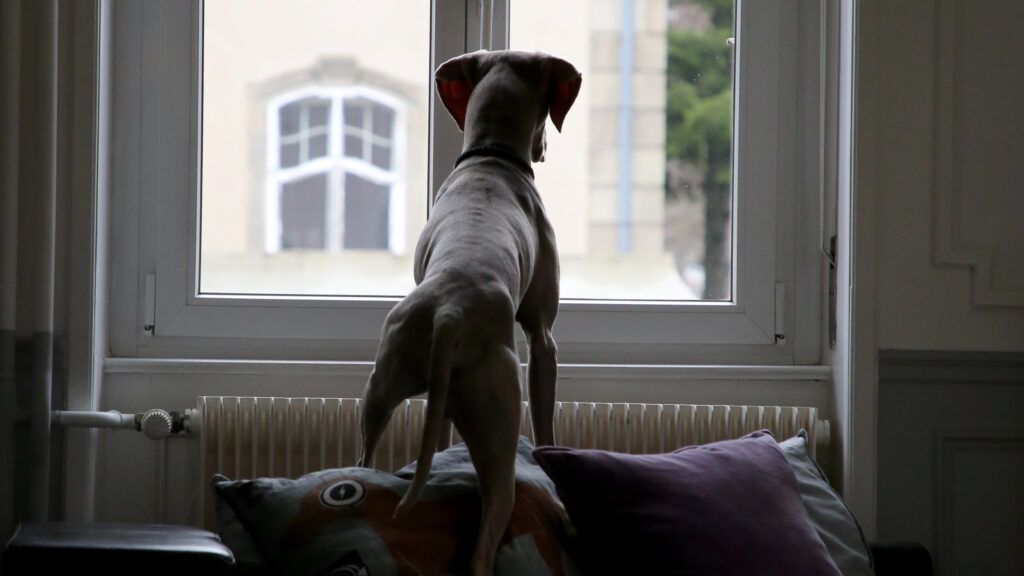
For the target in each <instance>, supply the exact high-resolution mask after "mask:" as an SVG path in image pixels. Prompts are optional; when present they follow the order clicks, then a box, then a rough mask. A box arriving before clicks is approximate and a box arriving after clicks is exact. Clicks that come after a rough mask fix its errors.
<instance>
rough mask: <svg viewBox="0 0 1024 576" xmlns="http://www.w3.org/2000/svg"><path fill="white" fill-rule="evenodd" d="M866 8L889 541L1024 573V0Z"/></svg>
mask: <svg viewBox="0 0 1024 576" xmlns="http://www.w3.org/2000/svg"><path fill="white" fill-rule="evenodd" d="M859 8H860V21H859V23H858V25H859V40H860V43H861V50H860V53H859V56H860V59H859V61H858V67H859V85H858V99H859V101H860V102H861V103H862V104H865V105H864V106H862V107H860V108H859V109H858V110H859V112H861V116H860V117H859V118H858V122H857V129H858V135H859V136H860V137H861V139H862V141H861V142H860V147H859V148H858V150H859V152H862V153H861V154H860V155H859V157H858V175H859V176H860V177H861V178H860V180H859V186H858V189H857V193H858V194H860V195H862V198H861V200H860V201H859V202H858V206H860V207H861V208H864V209H865V210H864V212H862V219H863V220H864V222H863V223H862V224H863V226H862V227H860V230H861V231H865V232H866V233H867V234H868V235H869V239H870V241H869V242H864V243H858V246H862V247H867V248H869V249H870V250H871V253H870V254H869V255H868V256H867V258H868V259H869V260H870V261H871V263H872V272H873V275H874V279H873V282H871V283H870V284H867V285H864V284H858V285H857V287H856V290H861V291H864V290H867V291H870V294H869V295H868V296H866V298H867V299H868V300H870V301H871V302H872V303H873V306H872V308H873V309H872V313H871V316H870V317H869V318H868V319H867V320H868V321H867V327H868V329H869V332H870V333H869V334H868V335H867V336H868V337H869V339H871V340H874V345H873V349H872V350H871V355H872V357H871V358H869V359H868V360H867V363H868V364H869V365H871V367H872V368H874V367H875V366H877V372H874V373H871V372H867V373H863V374H861V378H862V379H863V380H861V381H858V382H857V383H856V387H857V388H859V389H865V390H874V389H875V388H876V386H877V396H876V400H877V411H876V413H875V416H876V421H877V428H876V429H877V456H878V458H877V477H876V479H875V481H876V484H875V486H876V487H877V502H878V507H877V536H878V537H879V538H884V539H895V540H910V541H915V542H920V543H922V544H924V545H925V546H926V547H928V548H929V550H930V551H931V553H932V555H933V559H934V560H935V562H936V571H937V573H938V574H942V575H947V576H948V575H949V574H974V573H978V574H1019V573H1021V570H1024V555H1022V554H1021V552H1020V550H1019V545H1016V544H1019V543H1020V542H1021V541H1022V539H1024V523H1022V522H1020V521H1019V519H1020V518H1021V517H1022V513H1024V502H1022V501H1021V499H1020V489H1019V478H1020V477H1021V475H1022V474H1024V420H1022V419H1021V418H1020V417H1019V408H1020V406H1022V405H1024V237H1022V234H1024V226H1022V223H1024V195H1022V193H1021V190H1022V189H1024V162H1022V161H1021V160H1024V158H1022V157H1021V152H1020V150H1021V144H1022V142H1021V139H1022V136H1021V134H1022V133H1024V116H1022V115H1021V113H1020V106H1019V102H1020V94H1021V93H1022V91H1024V38H1022V37H1021V36H1020V34H1019V30H1018V29H1019V26H1020V25H1021V23H1022V22H1024V5H1021V4H1019V3H1016V2H971V1H968V0H904V1H901V2H886V1H884V0H861V1H860V3H859ZM872 372H873V371H872ZM1015 543H1016V544H1015Z"/></svg>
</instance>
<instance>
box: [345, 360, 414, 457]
mask: <svg viewBox="0 0 1024 576" xmlns="http://www.w3.org/2000/svg"><path fill="white" fill-rule="evenodd" d="M396 388H398V389H400V388H401V387H392V388H391V389H389V386H388V385H387V384H386V383H384V382H383V381H382V379H381V378H380V376H379V375H378V373H377V372H376V370H375V371H374V372H373V373H372V374H370V379H369V381H368V382H367V384H366V390H365V391H364V392H363V398H362V400H361V401H360V405H361V406H362V412H363V413H362V416H361V417H360V426H359V432H360V436H361V445H362V447H361V450H360V452H359V461H358V462H357V463H356V465H357V466H359V467H365V468H370V467H372V466H373V452H374V450H375V449H376V448H377V441H378V440H380V437H381V434H383V433H384V428H385V427H386V426H387V425H388V422H389V421H390V420H391V413H392V412H394V410H395V407H396V406H398V404H399V403H401V402H402V400H404V398H403V397H402V396H401V395H398V394H395V389H396Z"/></svg>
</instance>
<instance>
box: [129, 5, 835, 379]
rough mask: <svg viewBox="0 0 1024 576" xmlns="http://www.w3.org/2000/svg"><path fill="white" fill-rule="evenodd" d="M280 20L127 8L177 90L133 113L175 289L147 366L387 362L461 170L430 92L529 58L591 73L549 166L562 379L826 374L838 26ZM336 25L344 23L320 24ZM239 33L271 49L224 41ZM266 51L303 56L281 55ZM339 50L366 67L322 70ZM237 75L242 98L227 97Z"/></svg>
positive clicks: (798, 10) (363, 12)
mask: <svg viewBox="0 0 1024 576" xmlns="http://www.w3.org/2000/svg"><path fill="white" fill-rule="evenodd" d="M261 6H262V4H259V5H253V4H251V3H250V4H247V5H246V8H245V10H246V14H247V15H248V19H239V18H238V14H235V13H233V12H232V10H237V9H238V7H237V6H236V5H235V4H233V3H230V2H226V1H225V0H206V2H201V1H199V0H193V1H191V2H183V3H180V4H179V3H156V4H143V5H142V6H141V7H131V8H119V11H121V12H122V16H120V17H119V18H118V19H117V21H118V22H120V24H121V26H120V27H119V28H118V30H116V31H115V33H116V34H118V35H119V37H123V38H126V39H127V40H122V44H123V45H124V46H125V47H126V48H125V50H126V51H129V50H131V49H132V48H131V47H133V46H134V47H135V48H136V49H137V50H138V51H139V52H140V53H143V54H148V55H149V57H148V59H144V60H143V62H142V66H140V67H139V70H140V71H139V72H136V73H137V74H140V75H141V76H142V78H143V79H146V78H151V79H155V80H153V81H150V82H145V81H142V82H138V83H136V85H137V86H139V88H138V89H137V90H136V91H135V92H129V93H128V94H127V96H130V97H134V98H135V101H137V102H138V104H137V107H136V108H128V109H127V110H135V111H136V112H132V114H134V115H133V116H132V118H135V119H136V120H135V122H137V124H138V125H137V126H135V127H134V129H135V132H131V126H130V122H129V124H128V128H123V129H124V130H127V131H128V133H129V134H128V136H127V137H129V138H130V137H131V135H137V136H138V137H139V138H141V142H143V144H142V146H141V150H140V151H139V155H140V159H139V164H138V165H139V166H157V167H159V169H158V170H154V171H147V170H145V169H138V174H137V176H136V177H137V178H138V179H139V180H140V181H141V183H142V184H143V186H142V189H143V190H144V194H143V200H142V202H143V205H144V206H143V210H142V211H143V219H142V221H140V223H139V224H138V226H139V229H140V231H139V232H140V234H141V235H142V236H143V237H146V238H151V240H150V241H149V243H148V244H146V243H144V244H143V248H142V249H141V251H142V252H143V253H142V254H141V255H140V256H139V262H140V264H139V266H138V270H137V271H136V276H135V279H134V280H133V282H134V283H136V284H137V285H138V286H140V287H145V286H152V290H151V291H150V292H148V293H141V294H140V302H142V303H143V304H142V305H141V306H140V311H139V315H146V314H147V313H148V312H147V309H146V305H145V302H148V301H152V302H153V306H152V313H151V315H152V316H153V317H154V319H155V321H154V324H155V329H154V330H153V331H152V332H151V333H145V334H143V333H140V332H138V330H140V329H141V328H138V329H133V330H134V331H135V336H134V337H135V338H140V337H141V338H142V339H141V340H137V342H141V347H142V348H144V349H151V350H153V351H154V353H161V354H165V353H174V352H173V351H171V348H175V347H183V348H185V349H186V350H190V345H189V344H187V341H188V339H193V338H196V337H202V338H204V340H203V343H204V344H203V346H204V347H203V350H202V353H204V354H219V355H228V356H239V357H246V356H257V355H259V354H263V353H264V351H265V350H267V349H268V347H270V348H271V349H273V350H275V352H276V353H277V354H280V355H281V356H282V357H284V358H289V357H300V356H301V357H307V356H314V357H325V358H326V357H329V358H351V359H365V360H368V359H371V358H372V356H373V353H374V352H375V350H376V338H377V337H378V335H379V330H380V326H381V323H382V322H383V318H384V315H385V314H386V313H387V311H388V310H389V309H390V307H391V306H392V305H393V304H394V302H395V301H397V298H400V297H401V296H402V295H404V294H405V293H406V292H407V291H408V290H409V289H411V287H412V253H413V250H412V248H413V246H414V245H415V242H416V239H417V237H418V235H419V230H420V228H421V227H422V224H423V222H425V219H426V217H427V213H428V204H429V197H430V192H431V191H432V190H436V189H437V187H438V186H439V184H440V182H441V180H442V179H443V178H444V176H446V175H447V172H448V170H450V168H451V166H452V164H453V162H454V159H455V157H456V156H457V155H458V152H459V149H460V146H461V134H460V133H459V132H458V130H457V128H456V127H455V126H454V123H453V122H451V120H450V118H448V116H447V114H446V112H445V110H444V108H443V106H441V105H440V102H439V100H438V99H437V96H436V94H434V91H433V89H432V81H431V74H430V72H431V71H432V70H433V69H436V67H437V66H438V65H439V64H440V63H442V62H444V61H445V60H447V59H448V58H450V57H454V56H456V55H458V54H461V53H464V52H467V51H472V50H475V49H477V48H479V47H481V46H483V47H490V48H502V47H505V46H509V47H511V48H514V49H527V50H534V49H536V50H544V51H548V52H552V53H555V54H558V55H560V56H563V57H566V58H567V59H569V60H570V61H572V62H574V64H577V67H578V68H580V69H581V70H582V71H583V73H584V82H583V92H581V95H580V98H579V99H578V100H577V102H576V104H575V105H574V107H573V109H572V110H571V111H570V112H569V115H568V117H567V121H566V124H565V126H564V132H562V133H559V134H555V133H551V134H549V136H548V146H549V148H548V160H547V162H545V163H544V164H538V165H535V170H536V172H537V182H538V188H539V189H540V191H541V193H542V196H543V197H544V201H545V205H546V206H547V209H548V211H549V215H550V217H551V219H552V220H553V222H554V224H555V228H556V235H557V236H558V238H559V247H560V250H561V259H562V270H563V277H562V291H563V297H564V298H563V302H562V306H561V309H560V312H559V318H558V322H557V323H556V326H555V331H556V339H557V340H558V342H559V347H560V351H561V353H560V358H561V360H562V361H566V362H642V363H648V362H673V363H686V362H698V363H705V364H706V363H774V364H781V363H813V362H817V361H818V357H819V354H818V352H817V347H818V345H819V343H818V340H819V334H820V327H819V326H818V324H819V323H820V322H819V320H818V319H819V317H820V313H819V308H820V266H821V263H820V254H819V253H818V250H817V247H818V245H819V237H818V230H817V220H816V218H815V219H809V218H806V215H807V214H815V215H817V214H818V209H817V205H818V204H817V203H818V193H819V188H820V186H821V177H820V158H821V152H820V141H821V138H820V136H819V133H820V132H821V130H820V126H821V116H822V114H821V111H820V110H821V96H820V94H821V89H820V70H821V54H820V52H821V50H820V44H821V42H820V35H821V29H820V21H821V7H820V6H817V5H816V4H815V3H789V2H783V1H781V0H759V1H757V2H752V1H749V0H735V3H734V2H733V1H732V0H619V1H616V2H589V1H584V0H571V1H570V0H566V1H565V2H559V3H556V4H551V3H550V2H545V1H543V0H515V1H513V2H507V1H503V0H494V1H487V2H475V1H468V2H467V1H463V0H458V1H455V0H434V2H432V3H430V5H429V6H427V5H425V3H422V2H418V1H416V0H388V1H386V2H385V1H382V2H377V3H358V4H355V5H353V4H348V3H330V2H320V1H316V0H303V1H301V2H296V3H288V4H287V5H284V4H282V3H278V2H272V1H269V0H268V1H267V2H266V7H265V10H264V8H261ZM323 9H330V10H338V11H342V12H345V14H340V13H339V14H332V15H322V14H321V15H320V16H316V17H303V18H299V17H298V15H299V14H302V13H304V12H305V11H312V10H323ZM261 10H262V12H261ZM229 22H244V23H245V24H244V26H243V28H246V29H249V32H248V33H247V34H248V35H243V36H241V37H238V38H234V37H232V34H231V33H229V32H230V30H228V29H226V28H218V26H220V25H222V24H224V23H229ZM575 22H578V23H579V25H567V23H575ZM132 26H137V27H138V30H135V29H133V28H132ZM261 26H262V27H263V28H261ZM332 26H349V28H346V29H345V32H346V33H345V34H339V33H337V30H335V29H334V28H332ZM267 30H274V31H276V33H277V35H278V36H279V37H280V38H282V41H281V45H280V46H279V47H275V48H274V49H273V50H271V49H269V48H265V47H262V45H261V44H260V43H265V42H267V40H266V39H267V38H268V37H269V36H270V35H269V34H267V32H266V31H267ZM160 38H189V39H190V41H189V42H182V43H180V45H179V44H178V43H173V42H166V43H160V41H159V39H160ZM321 40H323V41H330V42H335V41H336V42H339V43H342V44H343V43H345V42H348V43H350V44H351V45H353V46H356V48H358V50H356V49H353V50H355V51H353V50H349V48H350V46H348V45H346V46H344V47H343V48H344V49H342V48H339V46H342V44H338V45H337V46H335V47H332V48H330V49H329V50H322V49H320V48H313V49H311V50H312V51H309V50H307V51H306V52H301V50H300V48H302V49H307V48H309V46H305V47H304V48H303V46H299V45H300V44H301V45H310V44H311V43H312V42H314V41H321ZM431 42H433V44H431ZM232 47H234V48H237V50H238V51H241V52H243V53H246V52H248V53H251V54H252V56H251V58H250V59H252V60H256V61H259V64H260V65H261V66H264V67H265V71H261V72H255V71H254V70H256V68H254V67H252V66H255V65H250V64H249V63H248V62H247V61H244V60H242V59H238V58H232V57H229V56H226V55H227V54H229V52H227V51H226V50H227V48H232ZM261 49H264V50H266V51H265V52H259V50H261ZM218 50H220V51H222V52H218ZM218 54H220V56H217V55H218ZM217 58H221V59H222V61H223V62H227V63H228V65H227V66H226V67H225V70H226V72H225V74H237V75H238V78H236V80H235V81H233V82H234V83H233V84H227V83H225V82H223V81H222V80H223V75H220V74H214V73H212V72H211V69H210V68H209V67H210V66H211V65H212V64H211V63H212V62H214V61H215V60H216V59H217ZM218 82H219V83H220V84H218ZM127 85H129V86H130V85H131V83H127ZM218 86H220V87H218ZM126 114H128V113H127V112H126ZM552 132H553V131H552ZM157 150H170V151H171V153H169V154H158V153H157V152H156V151H157ZM200 160H201V161H200ZM157 174H159V175H160V177H157V176H156V175H157ZM147 208H148V212H147ZM147 214H148V215H147ZM153 214H159V217H155V216H153ZM147 218H148V219H151V220H153V219H156V220H159V224H158V225H157V226H153V227H152V229H151V228H150V227H149V226H148V224H149V223H150V222H148V221H147ZM147 277H149V278H150V279H149V280H148V281H147ZM126 322H127V321H126ZM133 324H134V325H135V326H136V327H141V326H142V325H144V324H145V323H144V322H137V321H134V322H133ZM133 330H124V332H125V333H127V332H132V331H133ZM192 352H193V353H194V351H192ZM186 353H188V352H186Z"/></svg>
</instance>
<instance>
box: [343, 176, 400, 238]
mask: <svg viewBox="0 0 1024 576" xmlns="http://www.w3.org/2000/svg"><path fill="white" fill-rule="evenodd" d="M390 192H391V187H390V186H382V185H380V184H374V183H373V182H370V181H369V180H366V179H364V178H360V177H359V176H354V175H352V174H349V175H347V176H346V177H345V225H344V229H343V241H342V243H343V245H344V246H345V248H348V249H353V250H387V248H388V196H389V194H390Z"/></svg>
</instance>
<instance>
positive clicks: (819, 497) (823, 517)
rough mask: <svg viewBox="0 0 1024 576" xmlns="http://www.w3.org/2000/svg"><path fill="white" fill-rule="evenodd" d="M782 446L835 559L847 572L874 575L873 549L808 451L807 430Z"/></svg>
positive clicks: (850, 575) (848, 575) (813, 520)
mask: <svg viewBox="0 0 1024 576" xmlns="http://www.w3.org/2000/svg"><path fill="white" fill-rule="evenodd" d="M779 446H780V447H781V448H782V453H783V454H785V455H786V460H788V461H789V465H790V466H791V467H792V468H793V473H794V474H795V475H796V481H797V486H798V487H799V489H800V499H801V500H803V503H804V507H805V508H807V514H808V515H809V516H810V518H811V524H813V525H814V529H815V530H817V532H818V536H819V537H821V540H822V541H823V542H824V543H825V547H826V548H827V549H828V553H829V554H830V555H831V556H832V561H833V562H835V564H836V566H837V567H838V568H839V570H840V571H841V572H842V573H843V576H874V574H875V572H874V570H873V563H872V559H871V552H870V550H869V548H868V545H867V542H866V541H865V540H864V533H863V532H862V531H861V529H860V524H858V523H857V519H856V518H854V516H853V513H852V512H850V509H849V507H847V506H846V502H844V501H843V499H842V498H841V497H840V496H839V495H838V494H837V493H836V491H835V490H833V489H832V486H831V485H829V483H828V478H826V477H825V474H824V472H822V471H821V468H819V467H818V464H817V463H816V462H815V461H814V459H813V458H811V456H810V454H808V453H807V432H806V431H804V430H801V431H800V432H799V433H798V434H797V435H796V436H794V437H792V438H790V439H788V440H784V441H782V442H780V443H779Z"/></svg>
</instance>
